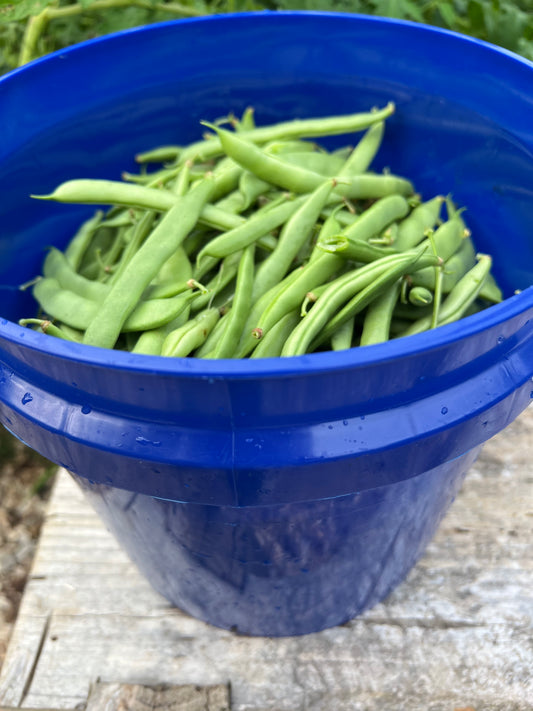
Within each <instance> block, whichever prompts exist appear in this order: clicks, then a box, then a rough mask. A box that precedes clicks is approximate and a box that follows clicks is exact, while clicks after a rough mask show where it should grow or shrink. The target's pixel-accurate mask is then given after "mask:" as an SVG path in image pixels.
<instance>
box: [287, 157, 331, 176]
mask: <svg viewBox="0 0 533 711" xmlns="http://www.w3.org/2000/svg"><path fill="white" fill-rule="evenodd" d="M282 156H283V160H284V161H286V162H287V163H290V164H291V165H295V166H297V167H299V168H304V169H305V170H311V171H313V173H318V174H319V175H322V176H324V177H328V176H329V177H334V176H336V175H338V174H339V173H340V171H341V170H342V168H343V167H344V161H343V159H342V158H341V157H339V156H336V155H334V154H333V153H320V152H318V151H314V152H311V151H297V152H295V153H291V152H287V153H283V154H282Z"/></svg>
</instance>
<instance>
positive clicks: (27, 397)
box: [22, 393, 33, 405]
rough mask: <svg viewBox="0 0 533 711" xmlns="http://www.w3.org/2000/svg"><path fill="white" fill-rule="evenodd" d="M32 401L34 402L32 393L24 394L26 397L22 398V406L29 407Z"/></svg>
mask: <svg viewBox="0 0 533 711" xmlns="http://www.w3.org/2000/svg"><path fill="white" fill-rule="evenodd" d="M32 400H33V395H32V394H31V393H24V395H23V397H22V404H23V405H27V404H28V403H29V402H31V401H32Z"/></svg>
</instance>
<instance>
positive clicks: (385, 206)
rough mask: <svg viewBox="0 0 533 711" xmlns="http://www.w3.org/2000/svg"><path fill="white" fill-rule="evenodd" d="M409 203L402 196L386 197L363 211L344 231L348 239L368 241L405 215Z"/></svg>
mask: <svg viewBox="0 0 533 711" xmlns="http://www.w3.org/2000/svg"><path fill="white" fill-rule="evenodd" d="M408 212H409V203H408V202H407V200H406V199H405V197H403V196H402V195H388V196H386V197H383V198H381V200H378V201H377V202H375V203H374V204H373V205H372V206H371V207H369V208H368V210H365V211H364V212H363V214H362V215H360V216H359V217H358V218H357V219H356V220H355V222H354V223H353V224H352V225H350V226H349V227H346V228H345V229H344V232H343V234H344V236H345V237H347V238H348V239H359V240H364V241H365V242H368V240H369V239H370V238H372V237H374V236H375V235H377V234H379V233H380V232H382V230H384V229H385V228H386V227H388V225H390V224H391V222H394V221H395V220H397V219H399V218H401V217H403V216H404V215H407V213H408Z"/></svg>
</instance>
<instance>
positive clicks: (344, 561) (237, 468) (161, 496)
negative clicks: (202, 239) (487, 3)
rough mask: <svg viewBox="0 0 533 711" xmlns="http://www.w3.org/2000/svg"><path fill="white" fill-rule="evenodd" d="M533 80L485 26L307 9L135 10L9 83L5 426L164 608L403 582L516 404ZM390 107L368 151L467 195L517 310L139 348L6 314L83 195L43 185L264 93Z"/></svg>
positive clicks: (1, 131) (65, 231)
mask: <svg viewBox="0 0 533 711" xmlns="http://www.w3.org/2000/svg"><path fill="white" fill-rule="evenodd" d="M532 85H533V66H532V65H531V64H530V63H528V62H527V61H525V60H521V59H520V58H518V57H516V56H514V55H512V54H509V53H507V52H505V51H503V50H499V49H496V48H494V47H492V46H489V45H486V44H483V43H481V42H478V41H474V40H471V39H468V38H465V37H461V36H458V35H454V34H452V33H449V32H445V31H440V30H437V29H432V28H428V27H424V26H421V25H415V24H410V23H405V22H395V21H390V20H384V19H379V18H367V17H358V16H355V15H339V14H313V13H260V14H253V13H251V14H245V15H235V16H219V17H213V18H202V19H199V20H191V21H180V22H173V23H165V24H161V25H157V26H151V27H145V28H141V29H137V30H133V31H130V32H125V33H121V34H119V35H115V36H111V37H107V38H104V39H98V40H94V41H91V42H88V43H86V44H84V45H81V46H78V47H75V48H73V49H69V50H66V51H64V52H61V53H57V54H55V55H52V56H49V57H48V58H45V59H43V60H39V61H36V62H34V63H33V64H31V65H29V66H27V67H25V68H23V69H21V70H18V71H15V72H12V73H11V74H10V75H8V76H6V77H4V78H3V79H2V80H0V105H1V107H2V108H1V111H0V135H2V138H3V140H2V144H1V146H0V187H1V192H0V194H1V195H2V200H1V203H0V212H1V218H2V219H1V222H0V224H1V225H2V230H1V231H0V294H1V303H2V306H1V317H2V318H1V320H0V417H1V421H2V423H3V424H4V425H5V426H6V427H7V428H8V429H9V430H11V431H12V432H14V433H15V434H16V435H17V436H18V437H20V438H21V439H22V440H23V441H25V442H26V443H28V444H29V445H30V446H31V447H33V448H34V449H36V450H37V451H39V452H41V453H42V454H43V455H44V456H45V457H47V458H49V459H50V460H52V461H54V462H56V463H58V464H60V465H62V466H64V467H66V468H67V469H68V470H69V471H70V472H71V473H72V474H73V475H74V477H75V478H76V480H77V481H78V482H79V483H80V484H81V485H82V486H83V488H84V489H85V491H86V492H87V494H88V496H89V497H90V499H91V500H92V501H93V503H94V505H95V506H96V508H97V509H98V510H99V511H100V513H101V515H102V517H103V518H104V520H105V521H106V522H107V524H108V525H109V527H110V528H111V529H112V530H113V531H114V532H115V534H116V536H117V537H118V539H119V540H120V541H121V543H122V545H123V546H124V547H125V549H126V550H127V551H128V552H129V554H130V555H131V557H132V558H133V559H134V560H135V561H136V563H137V564H138V566H139V568H140V569H141V570H142V571H143V572H144V574H145V575H146V576H147V577H148V579H149V580H150V581H151V582H152V583H153V585H154V586H155V587H156V588H157V589H158V590H159V591H160V592H161V593H162V594H163V595H165V596H166V597H167V598H168V599H169V600H171V601H172V602H173V603H174V604H176V605H178V606H179V607H180V608H182V609H184V610H186V611H188V612H190V613H191V614H193V615H195V616H198V617H200V618H202V619H204V620H206V621H208V622H211V623H213V624H215V625H219V626H221V627H224V628H232V629H236V630H238V631H239V632H241V633H246V634H258V635H292V634H304V633H308V632H313V631H316V630H319V629H322V628H325V627H328V626H332V625H335V624H339V623H341V622H343V621H346V620H348V619H350V618H352V617H353V616H355V615H357V614H359V613H360V612H361V611H362V610H364V609H366V608H367V607H368V606H370V605H372V604H374V603H376V602H377V601H379V600H381V599H382V598H383V597H384V596H385V595H386V594H387V593H388V592H389V591H390V590H391V589H392V588H393V587H394V586H395V585H396V584H397V583H398V582H399V581H400V580H401V579H402V578H403V577H404V576H405V575H406V573H407V572H408V571H409V569H410V568H411V566H412V565H413V564H414V562H415V561H416V560H417V558H418V557H419V556H420V554H421V553H422V552H423V550H424V547H425V545H426V544H427V542H428V541H429V539H430V538H431V536H432V535H433V533H434V531H435V529H436V527H437V525H438V523H439V521H440V519H441V517H442V516H443V514H444V513H445V511H446V509H447V507H448V506H449V504H450V502H451V501H452V500H453V497H454V495H455V493H456V491H457V489H458V488H459V486H460V482H461V480H462V477H463V475H464V474H465V472H466V471H467V469H468V467H469V466H470V464H471V463H472V461H473V459H474V458H475V456H476V454H477V452H478V450H479V448H480V446H481V445H482V444H483V442H485V441H486V440H487V439H488V438H490V437H491V436H493V435H494V434H496V433H497V432H499V431H500V430H502V429H503V428H504V427H505V426H506V425H507V424H508V423H510V422H511V421H512V420H513V419H514V418H515V417H516V416H517V415H518V414H519V413H520V412H521V411H522V410H523V409H524V408H525V407H527V405H528V404H529V402H530V400H531V398H532V397H533V382H532V375H533V320H532V318H533V289H532V288H530V286H529V285H530V284H532V283H533V237H532V232H531V227H532V225H533V184H532V180H531V177H532V175H533V121H532V116H533V100H532V98H531V86H532ZM389 100H393V101H395V102H396V104H397V112H396V114H395V115H394V116H393V117H392V118H391V119H389V126H388V132H387V135H386V139H385V143H384V146H383V149H382V151H381V152H380V154H379V156H378V159H377V163H376V168H377V169H380V168H381V167H383V166H390V167H391V169H392V170H394V171H395V172H397V173H400V174H403V175H407V176H408V177H410V178H411V179H412V180H413V181H414V183H415V185H416V187H417V189H418V190H419V191H420V192H421V193H422V195H427V196H428V197H431V196H433V195H435V194H437V193H443V192H444V193H448V192H452V193H453V196H454V198H455V200H456V201H457V202H458V203H459V204H462V205H466V206H467V207H468V213H467V219H468V225H469V227H470V229H471V230H472V233H473V237H474V240H475V242H476V245H477V246H478V249H479V250H480V251H485V252H489V253H491V254H492V255H493V256H494V261H495V273H496V276H497V278H498V280H499V281H500V283H501V285H502V286H503V288H504V290H505V292H506V296H507V297H508V298H507V299H506V300H505V301H504V302H503V303H501V304H499V305H497V306H494V307H491V308H490V309H489V310H487V311H485V312H482V313H480V314H477V315H475V316H471V317H468V318H466V319H464V320H462V321H460V322H458V323H456V324H452V325H449V326H445V327H442V328H439V329H437V330H435V331H433V332H430V333H425V334H421V335H419V336H413V337H410V338H406V339H398V340H396V341H391V342H389V343H386V344H382V345H378V346H372V347H367V348H360V349H352V350H350V351H346V352H338V353H318V354H312V355H308V356H302V357H296V358H284V359H269V360H262V361H261V360H253V361H252V360H249V361H201V360H198V359H196V360H195V359H192V358H189V359H175V360H174V359H164V358H155V357H147V356H132V355H130V354H128V353H124V352H116V351H106V350H101V349H96V348H88V347H83V346H80V345H77V344H71V343H67V342H64V341H61V342H60V341H58V340H56V339H53V338H50V337H47V336H44V335H39V334H37V333H35V332H32V331H29V330H27V329H23V328H21V327H19V326H18V325H17V324H16V321H17V319H18V318H20V317H23V316H28V315H31V313H33V311H34V309H35V304H34V303H33V302H32V300H31V297H30V296H29V295H28V293H27V292H21V291H20V290H19V289H18V288H17V287H18V285H19V284H21V283H23V282H25V281H27V280H28V279H30V278H32V277H33V276H35V275H36V274H37V273H39V270H40V265H41V262H42V259H43V254H44V248H45V247H46V246H48V245H50V244H54V245H57V246H59V247H62V246H64V245H65V243H66V242H67V240H68V239H69V238H70V236H71V234H72V232H73V230H74V229H75V227H76V226H77V225H78V223H79V222H80V221H81V220H82V219H83V218H85V217H87V216H88V215H89V214H90V213H91V212H92V210H91V209H88V208H83V207H78V206H64V205H55V206H54V205H51V204H43V203H41V202H38V201H33V200H31V199H30V198H29V194H30V193H46V192H49V191H51V190H52V189H53V188H54V187H55V186H56V185H57V184H58V183H60V182H61V181H63V180H66V179H68V178H73V177H104V178H105V177H108V178H117V177H119V176H120V173H121V171H122V170H127V169H129V168H133V167H134V164H133V156H134V155H135V153H137V152H139V151H142V150H145V149H148V148H150V147H153V146H154V145H160V144H166V143H184V142H187V141H190V140H192V139H194V138H196V137H198V136H199V135H200V133H201V130H200V129H201V127H200V126H199V120H200V119H203V118H210V119H212V118H215V117H218V116H220V115H222V114H226V113H227V112H228V111H230V110H232V111H234V112H236V113H239V112H241V111H242V110H243V109H244V108H245V107H246V106H247V105H249V104H252V105H253V106H255V108H256V116H257V120H258V122H259V123H261V122H263V123H267V122H269V121H273V120H278V119H282V118H289V117H297V116H299V117H303V116H311V115H324V114H330V113H343V112H348V111H357V110H366V109H368V108H369V107H371V106H373V105H383V104H384V103H386V102H387V101H389ZM338 142H339V145H341V144H343V143H345V142H346V138H343V139H338ZM331 145H335V142H333V143H332V144H331ZM516 289H521V290H522V291H521V293H519V294H514V291H515V290H516Z"/></svg>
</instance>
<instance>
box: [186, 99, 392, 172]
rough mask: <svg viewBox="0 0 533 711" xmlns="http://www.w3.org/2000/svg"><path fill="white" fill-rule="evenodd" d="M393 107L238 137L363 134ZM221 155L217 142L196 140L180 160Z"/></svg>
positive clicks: (291, 123)
mask: <svg viewBox="0 0 533 711" xmlns="http://www.w3.org/2000/svg"><path fill="white" fill-rule="evenodd" d="M394 110H395V105H394V104H393V103H392V102H389V103H388V104H387V106H385V107H384V108H383V109H380V110H378V111H371V112H360V113H354V114H348V115H342V116H328V117H326V118H310V119H300V120H298V119H295V120H291V121H280V122H279V123H275V124H271V125H270V126H259V127H257V128H255V129H254V130H252V131H242V132H241V133H240V134H239V135H240V136H242V137H243V138H244V139H245V140H246V141H248V142H249V143H251V144H262V143H272V142H274V141H280V140H283V141H286V140H291V139H295V138H296V139H298V138H318V137H324V136H339V135H342V134H345V133H354V132H357V131H364V130H365V129H367V128H368V127H369V126H371V125H372V124H374V123H377V122H378V121H381V120H383V119H386V118H388V117H389V116H391V115H392V114H393V113H394ZM222 153H223V149H222V145H221V142H220V139H219V138H217V137H216V136H211V137H210V138H209V139H208V140H203V141H197V142H196V143H193V144H191V145H189V146H187V147H186V148H183V149H182V151H181V155H180V158H179V159H180V160H181V161H183V160H186V159H188V158H194V159H200V160H202V159H206V158H214V157H216V156H219V155H221V154H222Z"/></svg>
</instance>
